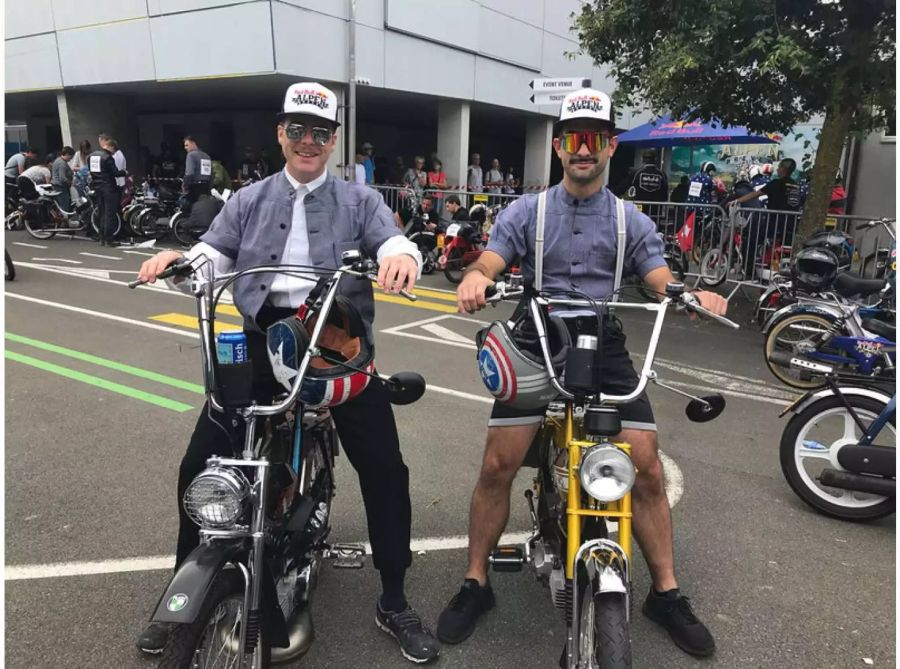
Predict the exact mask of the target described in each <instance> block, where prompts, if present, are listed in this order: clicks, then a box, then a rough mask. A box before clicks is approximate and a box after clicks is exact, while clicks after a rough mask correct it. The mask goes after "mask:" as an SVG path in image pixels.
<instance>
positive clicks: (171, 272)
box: [128, 257, 193, 288]
mask: <svg viewBox="0 0 900 669" xmlns="http://www.w3.org/2000/svg"><path fill="white" fill-rule="evenodd" d="M192 271H193V268H192V267H191V262H190V261H189V260H186V259H185V258H183V257H182V258H179V259H178V260H175V261H174V262H172V263H171V264H170V265H169V266H168V267H166V268H165V269H164V270H163V271H162V272H160V273H159V274H157V275H156V278H157V279H168V278H170V277H173V276H176V275H179V276H187V275H188V274H190V273H191V272H192ZM145 283H148V282H147V281H144V280H143V279H136V280H135V281H129V282H128V287H129V288H137V287H138V286H143V285H144V284H145Z"/></svg>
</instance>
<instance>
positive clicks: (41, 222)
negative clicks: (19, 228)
mask: <svg viewBox="0 0 900 669" xmlns="http://www.w3.org/2000/svg"><path fill="white" fill-rule="evenodd" d="M24 220H25V229H26V230H28V234H29V235H31V236H32V237H34V238H35V239H50V238H51V237H52V236H53V235H55V234H56V221H54V220H53V218H51V217H49V216H48V217H47V218H44V216H43V215H41V217H40V218H39V219H34V218H32V217H30V216H25V217H24Z"/></svg>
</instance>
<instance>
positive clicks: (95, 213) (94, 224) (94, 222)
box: [91, 207, 122, 239]
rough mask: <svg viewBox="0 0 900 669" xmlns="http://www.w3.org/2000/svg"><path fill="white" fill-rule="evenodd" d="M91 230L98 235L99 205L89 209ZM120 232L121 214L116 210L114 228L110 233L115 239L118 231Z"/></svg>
mask: <svg viewBox="0 0 900 669" xmlns="http://www.w3.org/2000/svg"><path fill="white" fill-rule="evenodd" d="M91 230H92V231H93V232H94V235H96V236H97V237H100V209H99V207H94V208H93V209H92V210H91ZM121 232H122V214H121V213H119V212H116V229H115V231H114V232H113V234H112V238H113V239H115V238H116V237H118V236H119V233H121Z"/></svg>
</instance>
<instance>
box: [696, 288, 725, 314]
mask: <svg viewBox="0 0 900 669" xmlns="http://www.w3.org/2000/svg"><path fill="white" fill-rule="evenodd" d="M694 297H696V298H697V300H698V301H699V302H700V306H701V307H703V308H704V309H706V310H707V311H711V312H712V313H714V314H715V315H716V316H724V315H725V312H726V311H728V300H726V299H725V298H724V297H722V296H721V295H719V294H718V293H711V292H709V291H706V290H698V291H697V292H696V293H694ZM691 316H692V317H693V316H694V315H693V314H691Z"/></svg>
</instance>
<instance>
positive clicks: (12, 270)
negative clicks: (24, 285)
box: [3, 249, 16, 281]
mask: <svg viewBox="0 0 900 669" xmlns="http://www.w3.org/2000/svg"><path fill="white" fill-rule="evenodd" d="M3 256H4V258H3V259H4V261H5V264H6V269H5V273H4V275H3V278H4V279H6V280H7V281H13V280H14V279H15V278H16V266H15V265H13V261H12V258H10V257H9V251H7V250H6V249H4V250H3Z"/></svg>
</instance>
